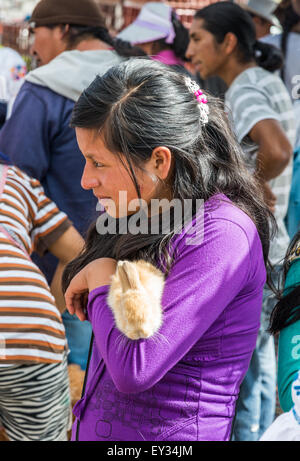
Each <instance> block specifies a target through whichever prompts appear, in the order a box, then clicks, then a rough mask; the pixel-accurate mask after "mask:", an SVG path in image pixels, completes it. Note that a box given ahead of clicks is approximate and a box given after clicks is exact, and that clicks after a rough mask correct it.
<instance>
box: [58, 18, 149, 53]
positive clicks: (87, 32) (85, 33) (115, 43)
mask: <svg viewBox="0 0 300 461" xmlns="http://www.w3.org/2000/svg"><path fill="white" fill-rule="evenodd" d="M85 37H86V38H88V37H94V38H97V39H99V40H101V41H103V42H105V43H107V45H110V46H111V47H112V48H113V49H114V50H115V51H116V52H117V53H118V54H119V55H120V56H123V57H126V58H129V57H134V56H146V54H145V53H144V51H143V50H141V49H140V48H138V47H136V46H133V45H131V43H129V42H126V41H124V40H121V39H119V38H114V37H112V36H111V35H110V33H109V31H108V30H107V29H106V28H105V27H87V26H78V25H70V28H69V31H68V35H67V40H68V46H69V47H70V48H71V47H74V46H76V45H77V44H78V43H79V42H80V41H81V40H83V39H84V38H85Z"/></svg>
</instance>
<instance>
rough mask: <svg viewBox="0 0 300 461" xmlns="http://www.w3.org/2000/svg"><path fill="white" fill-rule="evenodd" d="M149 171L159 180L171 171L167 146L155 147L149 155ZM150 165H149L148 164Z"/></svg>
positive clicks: (165, 177) (163, 178)
mask: <svg viewBox="0 0 300 461" xmlns="http://www.w3.org/2000/svg"><path fill="white" fill-rule="evenodd" d="M150 164H151V172H152V173H153V174H154V175H155V176H156V177H158V178H159V179H161V180H166V179H167V178H168V177H169V175H170V173H171V166H172V154H171V151H170V149H169V148H168V147H165V146H159V147H155V149H153V151H152V155H151V160H150ZM149 166H150V165H149Z"/></svg>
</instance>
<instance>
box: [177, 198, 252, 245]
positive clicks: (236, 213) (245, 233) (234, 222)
mask: <svg viewBox="0 0 300 461" xmlns="http://www.w3.org/2000/svg"><path fill="white" fill-rule="evenodd" d="M215 236H218V239H219V240H220V241H221V240H223V241H224V243H226V241H227V240H232V239H235V240H236V241H237V240H239V241H240V243H241V244H244V245H246V246H247V245H248V247H249V248H251V247H253V244H255V243H258V244H259V245H261V244H260V239H259V235H258V231H257V228H256V226H255V224H254V222H253V221H252V219H251V218H250V217H249V216H248V215H247V214H246V213H245V212H244V211H243V210H241V209H240V208H239V207H238V206H236V205H235V204H234V203H233V202H232V201H231V200H230V199H229V198H228V197H226V196H225V195H223V194H218V195H215V196H213V197H211V198H210V199H209V200H207V201H205V202H203V201H201V203H200V205H199V207H198V210H197V212H196V213H195V215H194V216H193V218H192V219H191V220H190V221H189V222H188V224H187V225H186V226H185V227H184V228H183V230H182V232H181V234H180V235H179V238H178V241H181V244H182V245H186V244H187V241H193V242H196V243H197V245H199V244H201V245H203V244H208V243H211V244H212V245H213V244H214V241H215ZM187 239H188V240H187Z"/></svg>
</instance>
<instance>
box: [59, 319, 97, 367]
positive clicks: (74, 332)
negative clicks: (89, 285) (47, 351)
mask: <svg viewBox="0 0 300 461" xmlns="http://www.w3.org/2000/svg"><path fill="white" fill-rule="evenodd" d="M62 320H63V324H64V326H65V330H66V337H67V341H68V346H69V350H70V352H69V354H68V363H69V364H71V363H75V364H77V365H79V366H80V367H81V368H82V370H85V369H86V365H87V359H88V353H89V347H90V340H91V335H92V325H91V324H90V322H88V321H87V320H86V321H84V322H81V321H80V320H79V319H78V317H77V316H76V315H71V314H69V312H68V311H64V313H63V314H62Z"/></svg>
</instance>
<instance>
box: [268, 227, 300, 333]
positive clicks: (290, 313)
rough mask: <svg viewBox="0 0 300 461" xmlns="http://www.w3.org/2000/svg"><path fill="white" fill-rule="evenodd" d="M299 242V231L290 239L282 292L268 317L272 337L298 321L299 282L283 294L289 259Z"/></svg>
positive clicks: (299, 304)
mask: <svg viewBox="0 0 300 461" xmlns="http://www.w3.org/2000/svg"><path fill="white" fill-rule="evenodd" d="M299 242H300V231H298V232H297V233H296V235H295V236H294V238H293V239H292V241H291V243H290V245H289V248H288V250H287V253H286V256H285V259H284V263H283V278H282V290H281V293H280V294H279V301H278V303H277V304H276V306H275V307H274V309H273V311H272V313H271V317H270V325H269V332H270V333H271V334H273V335H275V334H276V333H279V332H280V331H281V330H282V329H283V328H285V327H287V326H289V325H291V324H293V323H295V322H297V320H300V308H299V306H300V280H299V281H298V283H297V284H296V285H295V286H294V287H291V288H290V289H289V290H288V292H287V293H284V283H285V280H286V276H287V273H288V270H289V267H290V262H289V258H290V256H291V254H292V253H294V251H295V248H296V246H297V244H298V245H299ZM298 251H299V250H298ZM297 308H298V309H297Z"/></svg>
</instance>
